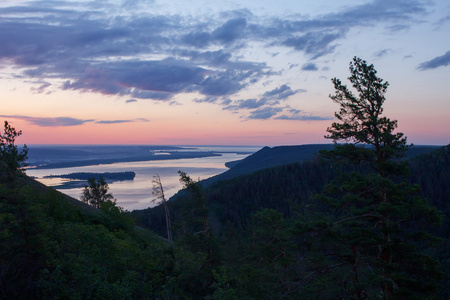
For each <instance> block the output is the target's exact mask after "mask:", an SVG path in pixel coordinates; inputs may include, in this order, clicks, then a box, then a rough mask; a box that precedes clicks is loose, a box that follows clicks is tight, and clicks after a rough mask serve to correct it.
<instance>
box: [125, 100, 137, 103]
mask: <svg viewBox="0 0 450 300" xmlns="http://www.w3.org/2000/svg"><path fill="white" fill-rule="evenodd" d="M133 102H137V100H136V99H128V100H126V101H125V103H133Z"/></svg>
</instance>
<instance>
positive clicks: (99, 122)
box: [95, 118, 148, 124]
mask: <svg viewBox="0 0 450 300" xmlns="http://www.w3.org/2000/svg"><path fill="white" fill-rule="evenodd" d="M132 122H148V120H147V119H142V118H140V119H133V120H106V121H97V122H95V123H97V124H120V123H132Z"/></svg>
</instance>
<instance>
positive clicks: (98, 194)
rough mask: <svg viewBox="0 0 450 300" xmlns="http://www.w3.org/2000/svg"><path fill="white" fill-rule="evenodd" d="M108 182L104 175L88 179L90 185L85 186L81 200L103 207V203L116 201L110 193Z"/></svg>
mask: <svg viewBox="0 0 450 300" xmlns="http://www.w3.org/2000/svg"><path fill="white" fill-rule="evenodd" d="M108 189H109V187H108V184H107V183H106V181H105V179H104V178H103V177H101V176H100V177H99V178H98V179H96V178H95V177H91V178H89V179H88V185H87V186H85V187H84V189H83V193H82V195H81V201H83V202H85V203H88V204H90V205H92V206H94V207H96V208H101V204H102V203H104V202H107V201H111V202H113V201H114V197H113V195H112V194H111V193H108Z"/></svg>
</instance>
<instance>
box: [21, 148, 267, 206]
mask: <svg viewBox="0 0 450 300" xmlns="http://www.w3.org/2000/svg"><path fill="white" fill-rule="evenodd" d="M260 148H261V147H237V148H236V147H226V146H221V147H196V149H195V150H192V151H205V150H212V151H216V152H218V153H221V154H222V156H214V157H205V158H194V159H176V160H158V161H141V162H125V163H113V164H107V165H95V166H84V167H73V168H60V169H39V170H33V169H30V170H28V171H27V174H28V175H29V176H34V177H36V179H37V180H38V181H40V182H42V183H44V184H45V185H48V186H56V185H59V184H61V183H62V182H65V181H68V180H67V179H62V178H43V177H44V176H46V175H51V174H53V175H62V174H69V173H76V172H98V173H102V172H126V171H133V172H135V173H136V177H135V178H134V180H127V181H118V182H114V183H110V184H109V188H110V192H111V193H112V194H113V196H114V197H115V198H116V199H117V204H118V205H120V206H122V207H123V208H125V209H126V210H133V209H143V208H147V207H149V206H154V205H155V204H154V203H152V200H153V199H154V197H153V195H152V188H153V184H152V179H153V176H154V175H155V174H159V176H160V177H161V181H162V184H163V186H164V192H165V195H166V198H167V199H168V198H169V197H171V196H172V195H174V194H175V193H176V192H177V191H178V190H179V189H180V188H181V184H180V183H179V176H178V170H181V171H184V172H186V173H187V174H189V176H191V178H192V179H194V180H198V179H206V178H209V177H211V176H214V175H217V174H220V173H223V172H225V171H226V170H227V168H226V167H225V163H226V162H229V161H234V160H240V159H243V158H245V157H247V156H248V155H249V154H237V153H239V152H256V151H258V150H259V149H260ZM233 151H236V152H235V153H224V152H233ZM59 191H61V192H63V193H65V194H67V195H69V196H72V197H74V198H76V199H79V198H80V195H81V191H82V188H74V189H61V190H59Z"/></svg>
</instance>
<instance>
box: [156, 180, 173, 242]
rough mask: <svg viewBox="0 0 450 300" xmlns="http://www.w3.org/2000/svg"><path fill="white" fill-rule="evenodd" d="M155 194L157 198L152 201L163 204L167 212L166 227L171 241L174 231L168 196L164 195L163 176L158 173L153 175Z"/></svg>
mask: <svg viewBox="0 0 450 300" xmlns="http://www.w3.org/2000/svg"><path fill="white" fill-rule="evenodd" d="M152 183H153V192H152V194H153V196H155V197H156V198H155V199H153V200H152V203H156V204H158V205H160V204H163V205H164V210H165V212H166V227H167V239H168V240H169V241H172V231H171V228H170V227H171V225H170V212H169V206H168V205H167V200H166V197H165V196H164V188H163V185H162V183H161V177H160V176H159V175H158V174H155V175H154V176H153V180H152Z"/></svg>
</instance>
